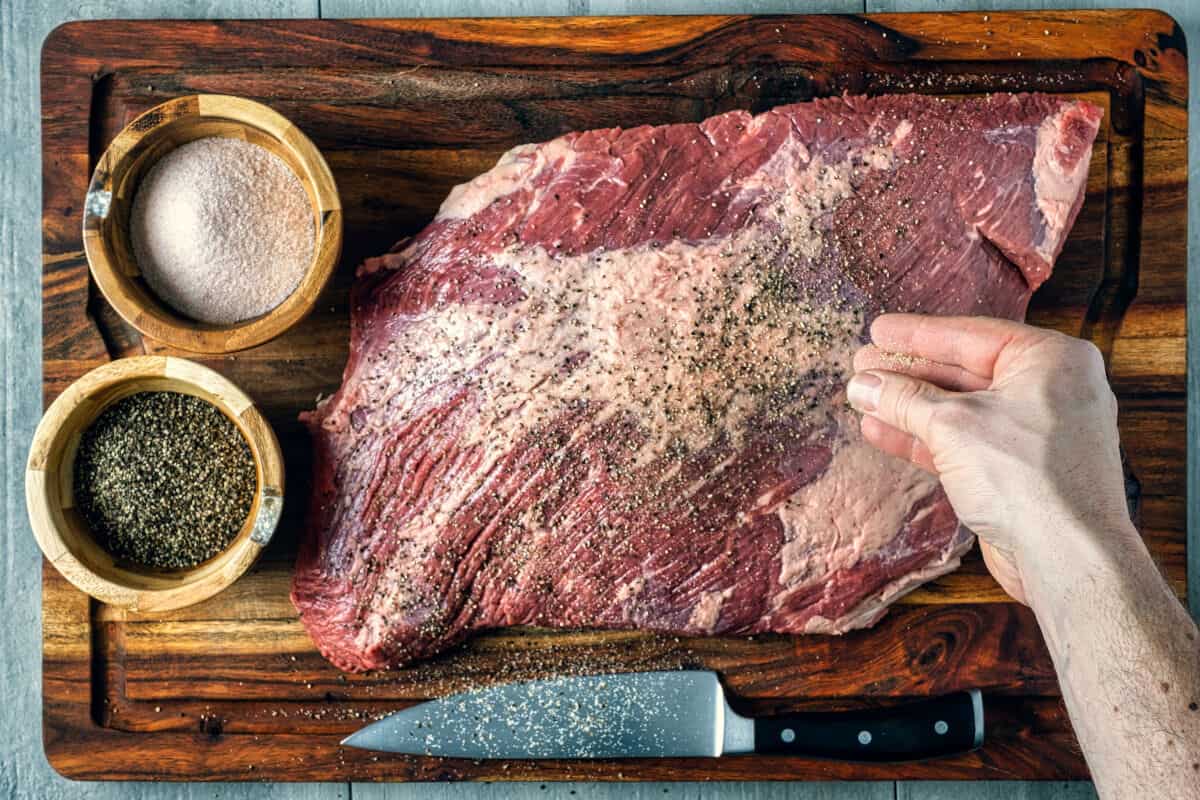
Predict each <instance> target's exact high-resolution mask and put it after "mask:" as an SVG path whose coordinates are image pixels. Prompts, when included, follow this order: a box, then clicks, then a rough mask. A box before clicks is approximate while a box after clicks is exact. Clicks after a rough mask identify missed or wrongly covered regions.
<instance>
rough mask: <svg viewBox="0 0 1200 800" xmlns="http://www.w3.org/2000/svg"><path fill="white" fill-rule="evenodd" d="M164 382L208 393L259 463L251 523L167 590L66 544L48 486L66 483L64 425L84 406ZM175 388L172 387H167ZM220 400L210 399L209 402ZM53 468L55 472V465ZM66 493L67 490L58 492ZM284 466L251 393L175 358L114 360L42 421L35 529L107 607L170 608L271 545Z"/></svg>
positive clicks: (34, 465) (46, 548) (32, 497)
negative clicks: (110, 569) (132, 579)
mask: <svg viewBox="0 0 1200 800" xmlns="http://www.w3.org/2000/svg"><path fill="white" fill-rule="evenodd" d="M155 378H157V379H165V380H168V381H171V382H172V383H174V384H175V385H177V386H187V387H190V388H192V389H194V390H196V391H197V392H199V393H202V394H203V395H204V398H203V399H207V400H208V401H209V402H211V403H213V404H214V405H216V406H217V407H218V409H219V410H221V411H222V412H223V413H224V414H225V415H226V416H227V417H229V418H230V420H231V421H232V422H234V424H235V425H236V426H237V428H238V430H239V432H240V433H241V435H242V436H243V437H244V438H245V439H246V442H247V444H248V445H249V447H250V451H251V455H252V457H253V458H254V463H255V472H256V473H257V479H258V486H257V488H256V492H255V498H254V502H253V504H252V505H251V509H250V513H249V514H248V515H247V519H246V522H245V523H244V524H243V526H242V529H241V530H240V531H239V532H238V535H237V537H236V538H235V539H234V541H233V543H232V544H230V546H229V547H227V548H225V549H224V550H222V551H221V552H220V553H219V554H217V555H216V556H214V557H213V558H211V559H209V560H208V561H206V562H204V563H203V564H200V565H197V566H196V567H194V568H191V569H189V570H185V571H184V572H185V573H188V574H187V575H186V576H184V577H180V578H179V579H178V580H177V581H173V582H172V585H170V586H166V587H163V588H149V587H146V586H142V585H135V584H134V583H125V582H122V581H121V580H119V579H118V578H117V577H114V576H112V575H110V576H105V575H101V574H99V573H98V572H96V571H95V570H93V569H92V567H91V566H89V565H88V564H87V563H85V561H84V560H82V559H81V558H80V557H79V556H78V555H77V554H76V553H75V552H73V550H72V547H71V545H70V544H69V543H68V542H67V541H66V538H65V537H64V535H63V531H62V530H61V529H60V527H59V524H58V523H57V522H56V512H57V511H58V510H60V509H54V508H52V507H51V501H50V497H49V491H50V490H49V488H48V486H49V484H50V482H51V481H60V480H61V475H60V472H61V466H62V465H61V464H60V463H59V464H54V462H55V460H56V459H55V456H56V454H57V456H58V458H59V459H61V457H62V450H63V449H64V448H65V447H66V445H67V442H68V441H69V437H70V436H71V433H70V431H67V430H64V425H65V423H66V422H67V421H68V420H69V419H70V418H71V415H72V414H73V413H74V412H75V411H76V410H77V409H78V408H79V407H80V406H81V405H83V404H84V403H86V402H87V401H89V400H91V399H92V398H95V397H97V396H98V395H100V394H101V393H102V392H106V391H108V390H110V389H113V388H115V387H118V386H121V385H123V384H127V383H131V382H137V381H141V380H146V379H155ZM168 391H169V389H168ZM210 397H211V398H215V399H209V398H210ZM111 402H115V399H114V400H113V401H109V402H108V403H105V404H103V405H97V406H96V407H95V408H92V409H88V411H87V412H85V414H86V417H85V421H83V422H82V423H81V424H80V425H78V426H77V427H73V429H74V430H78V431H82V430H85V429H86V427H87V425H90V424H91V423H92V422H93V421H94V420H95V419H96V417H98V416H99V414H100V413H102V411H103V410H104V408H106V407H107V406H108V405H109V404H111ZM52 464H54V469H53V470H52V469H51V465H52ZM60 490H61V487H60ZM283 496H284V469H283V455H282V451H281V450H280V447H279V440H278V439H277V438H276V437H275V433H274V431H273V430H272V429H271V426H270V424H268V423H267V421H266V419H265V418H264V417H263V416H262V414H261V413H260V412H259V411H258V409H257V407H256V406H255V405H254V402H253V401H252V400H251V399H250V397H249V396H247V395H246V394H245V392H243V391H242V390H241V389H239V388H238V387H237V385H236V384H234V383H233V382H232V381H230V380H229V379H228V378H226V377H224V376H223V375H221V374H220V373H218V372H216V371H214V370H212V369H209V368H208V367H206V366H204V365H202V364H198V363H196V362H194V361H190V360H188V359H185V358H179V357H176V356H134V357H132V358H123V359H118V360H116V361H112V362H109V363H108V364H104V365H103V366H100V367H97V368H95V369H93V370H91V371H90V372H88V373H87V374H85V375H83V376H82V377H80V378H79V379H78V380H76V381H75V382H74V383H72V384H71V385H70V386H68V387H67V389H66V390H65V391H63V393H62V394H60V395H59V396H58V397H57V398H56V399H55V401H54V402H53V403H51V405H50V407H49V408H48V409H47V410H46V413H45V414H44V415H43V416H42V419H41V421H40V422H39V423H38V427H37V430H36V432H35V433H34V437H33V442H32V444H31V445H30V449H29V459H28V463H27V465H26V471H25V499H26V506H27V510H28V513H29V521H30V526H31V527H32V528H33V534H34V537H35V538H36V539H37V543H38V547H39V548H41V551H42V553H43V555H44V556H45V557H46V559H47V560H48V561H49V562H50V563H51V564H53V565H54V567H55V568H56V569H58V571H59V572H60V573H61V574H62V576H63V577H64V578H66V579H67V580H68V581H69V582H70V583H71V584H73V585H74V586H75V587H76V588H78V589H79V590H80V591H83V592H84V593H86V594H89V595H91V596H92V597H95V598H96V599H98V600H101V601H103V602H105V603H108V604H110V605H113V606H118V607H121V608H126V609H129V610H134V611H169V610H172V609H176V608H182V607H183V606H188V605H192V604H194V603H198V602H200V601H202V600H206V599H208V598H209V597H212V596H213V595H215V594H216V593H218V592H220V591H221V590H222V589H224V588H225V587H227V586H229V585H230V584H232V583H233V582H234V581H235V580H237V579H238V578H239V577H241V575H242V574H244V573H245V572H246V570H247V569H249V568H250V566H251V565H252V564H253V563H254V561H255V560H257V558H258V556H259V555H260V554H261V552H262V550H263V548H264V547H265V546H266V545H267V543H268V542H269V541H270V539H271V536H272V534H273V533H274V531H275V527H276V526H277V524H278V521H279V517H280V513H281V512H282V509H283ZM115 569H116V572H117V574H118V575H119V574H120V573H128V574H130V575H142V574H144V575H146V576H148V577H151V578H163V577H164V576H165V575H168V574H171V573H164V572H162V571H157V570H147V571H146V572H145V573H139V572H138V571H137V570H136V568H133V567H131V565H125V564H122V565H121V566H120V567H118V568H115Z"/></svg>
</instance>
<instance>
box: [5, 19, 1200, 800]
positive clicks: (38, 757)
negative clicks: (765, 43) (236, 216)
mask: <svg viewBox="0 0 1200 800" xmlns="http://www.w3.org/2000/svg"><path fill="white" fill-rule="evenodd" d="M1098 6H1111V7H1128V6H1156V7H1159V8H1163V9H1164V10H1166V11H1169V12H1170V13H1171V14H1173V15H1174V16H1175V18H1176V19H1177V20H1179V22H1180V23H1181V24H1182V25H1183V28H1184V30H1185V31H1186V32H1187V35H1188V38H1189V39H1191V40H1192V41H1193V42H1196V41H1200V39H1197V38H1196V37H1195V34H1196V33H1198V32H1200V4H1198V2H1197V1H1196V0H1164V2H1161V3H1142V2H1136V0H1135V1H1134V2H1130V1H1129V0H1101V1H1100V2H1077V3H1072V2H1054V0H1049V1H1048V2H1039V0H993V1H992V2H971V0H950V2H943V1H942V0H813V2H807V3H806V2H800V1H798V0H793V1H792V2H788V0H712V1H710V2H705V0H178V1H177V2H170V0H77V1H76V2H55V0H46V1H45V2H41V1H40V0H0V58H2V59H3V74H2V76H0V116H2V118H3V127H2V128H0V268H2V269H0V324H3V326H4V327H3V339H2V340H0V365H2V367H3V370H2V374H3V385H2V387H0V397H2V400H0V407H2V412H3V416H2V417H0V439H2V441H3V448H4V450H3V463H2V469H3V481H2V482H0V513H2V514H3V519H2V520H0V580H2V583H0V586H2V587H3V600H2V602H3V603H4V609H3V616H0V620H2V621H0V797H4V798H29V800H59V798H76V797H79V798H84V797H86V798H97V799H98V800H107V798H114V799H115V798H128V799H129V800H143V799H146V800H148V799H149V798H168V797H172V798H173V797H178V798H227V800H244V799H248V798H297V800H334V799H335V798H337V799H338V800H346V799H347V798H351V797H353V798H356V799H357V800H410V799H411V800H416V799H417V798H422V800H424V799H425V798H428V800H451V798H454V799H455V800H495V799H497V798H510V797H511V798H521V799H522V800H536V799H538V798H564V799H570V800H575V799H577V800H600V799H601V798H603V799H604V800H608V799H609V798H618V797H620V798H625V797H630V798H644V799H645V800H649V798H671V799H673V800H679V799H680V798H686V800H715V799H716V798H722V799H725V798H727V799H728V800H783V799H784V798H796V800H919V799H923V800H951V798H956V799H957V798H961V800H1045V799H1046V798H1069V799H1070V800H1076V799H1077V798H1078V799H1079V800H1083V798H1092V797H1095V793H1094V792H1093V790H1092V787H1091V786H1090V785H1089V784H1086V783H1075V784H1063V783H1055V784H1030V783H1019V782H1003V783H990V784H980V785H969V784H958V783H885V782H880V783H864V784H796V783H791V784H770V783H743V784H730V783H724V784H701V783H674V784H642V785H640V786H632V785H603V784H544V785H539V784H508V785H504V784H496V785H455V786H431V785H427V784H421V785H380V786H376V785H368V784H353V785H347V784H333V783H329V784H301V785H284V784H274V785H261V784H260V785H250V784H165V785H158V784H82V783H71V782H68V781H65V780H63V779H62V778H60V777H59V776H58V775H56V774H55V773H54V772H53V771H52V770H51V769H50V768H49V766H48V765H47V764H46V760H45V758H44V757H43V755H42V745H41V711H40V689H39V687H40V685H41V675H40V669H41V660H40V652H41V650H40V646H41V643H40V626H41V621H40V618H39V614H40V602H39V598H40V580H39V575H40V563H41V562H40V558H39V555H38V550H37V546H36V545H35V543H34V541H33V536H32V535H31V534H30V533H29V530H28V525H27V522H26V518H25V504H24V498H23V488H22V483H23V475H24V464H25V456H26V450H27V447H28V444H29V440H30V438H31V436H32V433H33V429H34V427H35V426H36V424H37V420H38V417H39V415H40V410H41V362H40V352H41V336H40V325H41V309H40V300H39V298H40V294H39V274H40V252H41V234H40V225H39V220H40V213H41V200H40V171H39V163H40V152H39V149H40V145H39V119H40V117H39V104H38V91H39V90H38V54H39V50H40V47H41V42H42V39H43V38H44V37H45V35H46V34H47V33H48V32H49V31H50V30H51V29H52V28H53V27H54V26H55V25H57V24H58V23H60V22H63V21H65V20H69V19H91V18H104V17H127V18H132V17H189V18H205V17H317V16H322V17H366V16H390V17H404V16H500V15H535V14H550V15H553V14H622V13H706V12H707V13H721V12H734V13H743V12H752V13H753V12H757V13H768V12H797V13H799V12H862V11H952V10H979V9H985V8H991V9H1001V8H1005V9H1038V8H1072V7H1098ZM1197 64H1200V58H1196V57H1193V59H1192V60H1191V64H1190V70H1191V84H1192V86H1194V87H1196V86H1200V83H1198V82H1197V80H1196V76H1197ZM1191 115H1192V116H1191V118H1192V121H1193V122H1192V124H1193V128H1195V121H1196V103H1195V101H1194V100H1193V101H1192V105H1191ZM1198 138H1200V137H1198ZM1197 147H1198V145H1197V141H1196V139H1193V141H1192V143H1191V146H1190V148H1189V152H1190V159H1189V163H1190V164H1191V169H1190V170H1189V177H1191V176H1194V175H1195V169H1196V164H1197V155H1198V153H1197ZM1197 207H1198V204H1197V202H1196V198H1195V196H1194V195H1193V196H1192V197H1191V204H1190V212H1191V213H1190V216H1191V224H1190V226H1189V228H1190V230H1191V235H1190V240H1191V241H1190V244H1191V247H1190V251H1191V252H1192V253H1193V254H1195V253H1197V252H1200V251H1198V250H1197V249H1196V246H1195V243H1196V237H1197V235H1200V224H1198V219H1197V216H1196V211H1197ZM1191 260H1192V261H1195V259H1194V258H1192V259H1191ZM1195 269H1196V265H1195V264H1192V265H1191V270H1190V272H1191V275H1192V279H1191V280H1190V285H1191V286H1192V287H1197V286H1198V285H1200V281H1198V280H1196V272H1195V271H1194V270H1195ZM1195 308H1196V307H1195V306H1194V305H1193V309H1195ZM1198 317H1200V313H1191V314H1189V328H1190V335H1189V341H1190V342H1195V341H1200V338H1198V337H1197V335H1196V334H1197V332H1200V320H1198V319H1197V318H1198ZM1189 362H1190V363H1193V364H1194V363H1195V361H1194V360H1193V356H1192V355H1191V354H1189ZM1197 372H1200V370H1192V372H1191V377H1190V383H1189V387H1190V391H1191V392H1192V396H1193V397H1194V396H1196V394H1195V392H1196V390H1197V386H1198V382H1200V378H1198V377H1197ZM1191 429H1192V430H1197V428H1196V427H1192V428H1191ZM1181 435H1182V432H1181ZM1191 466H1192V468H1193V470H1194V469H1195V467H1196V465H1194V464H1193V465H1191ZM1189 474H1190V475H1192V476H1195V474H1196V473H1195V472H1194V471H1193V472H1191V473H1189ZM1189 485H1191V486H1196V485H1197V484H1196V482H1195V481H1194V480H1192V481H1189ZM1193 505H1194V502H1193V503H1192V504H1189V512H1190V511H1191V506H1193ZM1190 527H1191V528H1192V529H1193V532H1192V534H1191V535H1192V542H1193V544H1195V542H1196V539H1197V536H1196V533H1195V528H1196V526H1195V525H1193V526H1190ZM1191 553H1192V554H1193V562H1192V570H1191V576H1192V580H1191V581H1189V583H1190V584H1191V585H1192V590H1193V594H1192V608H1193V611H1195V610H1196V609H1197V608H1198V606H1200V603H1198V602H1197V600H1198V598H1200V595H1198V594H1197V592H1198V590H1200V585H1198V584H1200V580H1197V575H1198V572H1200V570H1197V569H1196V567H1197V564H1198V563H1200V558H1198V556H1200V548H1198V547H1196V546H1193V547H1192V548H1191ZM1147 788H1150V787H1147Z"/></svg>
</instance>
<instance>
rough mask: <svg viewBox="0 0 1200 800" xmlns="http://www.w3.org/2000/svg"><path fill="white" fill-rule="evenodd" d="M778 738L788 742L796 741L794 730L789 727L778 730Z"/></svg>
mask: <svg viewBox="0 0 1200 800" xmlns="http://www.w3.org/2000/svg"><path fill="white" fill-rule="evenodd" d="M779 738H780V739H783V740H784V741H785V742H787V743H788V744H791V743H792V742H794V741H796V732H795V731H794V730H792V729H791V728H784V729H783V730H782V731H780V732H779Z"/></svg>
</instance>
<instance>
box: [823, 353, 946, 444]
mask: <svg viewBox="0 0 1200 800" xmlns="http://www.w3.org/2000/svg"><path fill="white" fill-rule="evenodd" d="M949 397H950V395H949V393H948V392H946V391H945V390H944V389H940V388H938V387H937V386H934V385H933V384H932V383H928V382H926V381H923V380H920V379H918V378H914V377H912V376H909V375H905V374H903V373H899V372H885V371H883V370H871V371H869V372H859V373H857V374H855V376H854V377H853V378H851V379H850V383H849V384H847V386H846V399H848V400H849V401H850V405H851V406H853V407H854V408H855V410H857V411H860V412H862V413H863V414H869V415H871V416H873V417H876V418H877V419H879V420H880V421H881V422H884V423H886V424H888V425H890V426H891V427H893V428H896V429H898V430H899V431H901V432H903V433H907V434H909V435H910V436H915V437H917V438H918V439H920V440H922V441H923V442H925V443H927V444H930V443H931V442H930V435H931V433H932V426H931V422H932V420H933V415H934V411H935V409H936V408H937V407H938V406H939V405H940V404H942V403H945V402H946V401H947V400H948V398H949Z"/></svg>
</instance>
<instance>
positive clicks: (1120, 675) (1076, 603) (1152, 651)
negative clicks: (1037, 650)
mask: <svg viewBox="0 0 1200 800" xmlns="http://www.w3.org/2000/svg"><path fill="white" fill-rule="evenodd" d="M1046 535H1047V537H1048V538H1047V545H1046V546H1044V547H1039V548H1038V550H1039V552H1038V553H1037V554H1036V556H1032V557H1030V558H1029V559H1026V560H1027V561H1028V562H1029V563H1025V564H1022V565H1021V572H1022V578H1023V580H1024V581H1025V585H1026V590H1027V594H1028V597H1029V600H1030V603H1031V605H1032V606H1033V609H1034V612H1035V613H1036V615H1037V617H1038V622H1039V623H1040V625H1041V627H1042V632H1043V635H1044V636H1045V639H1046V644H1047V646H1048V647H1049V649H1050V654H1051V656H1052V657H1053V659H1054V665H1055V668H1056V671H1057V672H1058V675H1059V680H1060V682H1061V685H1062V690H1063V696H1064V699H1065V700H1066V703H1067V709H1068V711H1069V712H1070V715H1071V720H1072V723H1073V725H1074V727H1075V732H1076V735H1077V736H1078V737H1079V742H1080V745H1081V746H1082V747H1083V750H1084V754H1085V755H1086V756H1087V760H1088V765H1089V767H1090V768H1091V770H1092V775H1093V778H1094V779H1095V781H1096V786H1097V789H1098V791H1099V792H1100V795H1101V796H1102V797H1105V798H1126V797H1138V796H1145V797H1154V798H1176V797H1178V798H1185V797H1186V798H1192V797H1200V707H1198V705H1197V704H1198V703H1200V639H1198V637H1197V631H1196V626H1195V625H1194V624H1193V622H1192V620H1191V618H1190V617H1189V616H1188V614H1187V611H1186V610H1185V609H1184V608H1183V606H1182V605H1181V604H1180V603H1179V601H1178V600H1177V599H1176V597H1175V596H1174V594H1173V593H1172V591H1171V589H1170V587H1169V586H1167V584H1166V582H1165V581H1163V579H1162V577H1161V576H1160V575H1159V574H1158V570H1157V568H1156V567H1155V565H1154V563H1153V561H1152V560H1151V558H1150V556H1149V554H1148V553H1147V552H1146V549H1145V547H1144V545H1142V543H1141V541H1140V539H1139V538H1138V537H1137V533H1136V531H1134V530H1133V528H1132V526H1131V525H1122V526H1119V527H1115V528H1114V529H1113V530H1111V531H1110V532H1108V533H1105V534H1102V535H1097V533H1096V532H1095V531H1087V532H1077V533H1064V532H1063V531H1062V530H1057V531H1054V532H1047V534H1046ZM1049 537H1053V538H1049Z"/></svg>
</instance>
